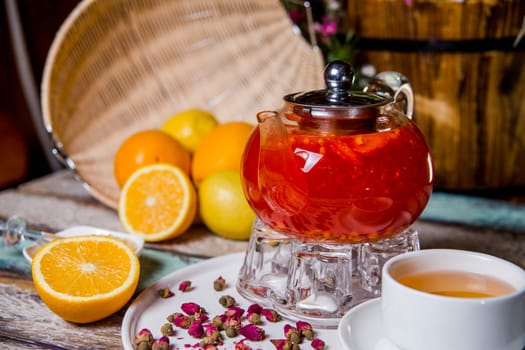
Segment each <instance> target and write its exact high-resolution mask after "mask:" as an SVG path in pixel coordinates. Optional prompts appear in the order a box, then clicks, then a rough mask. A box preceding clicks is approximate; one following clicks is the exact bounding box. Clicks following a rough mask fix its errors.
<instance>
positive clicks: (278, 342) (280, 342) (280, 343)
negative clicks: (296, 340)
mask: <svg viewBox="0 0 525 350" xmlns="http://www.w3.org/2000/svg"><path fill="white" fill-rule="evenodd" d="M270 343H272V344H273V346H275V349H276V350H285V349H287V348H285V346H289V344H290V341H289V340H288V339H270Z"/></svg>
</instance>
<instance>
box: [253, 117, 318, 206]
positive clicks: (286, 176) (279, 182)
mask: <svg viewBox="0 0 525 350" xmlns="http://www.w3.org/2000/svg"><path fill="white" fill-rule="evenodd" d="M257 120H258V121H259V131H260V135H261V138H260V142H261V144H260V151H259V167H258V182H259V191H260V193H261V196H262V198H263V199H264V200H265V202H266V203H267V204H268V205H269V206H270V208H272V210H275V211H279V212H285V213H286V214H288V215H292V214H294V213H297V212H299V211H301V210H303V209H304V208H305V207H306V204H307V194H308V193H307V192H308V191H307V184H306V179H305V177H304V173H302V172H301V170H300V168H299V166H298V164H297V162H296V161H295V159H294V154H293V153H292V149H291V147H290V141H289V139H288V132H287V131H286V127H285V126H284V124H283V122H282V121H281V118H280V116H279V113H278V112H275V111H263V112H260V113H258V114H257Z"/></svg>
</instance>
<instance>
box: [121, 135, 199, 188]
mask: <svg viewBox="0 0 525 350" xmlns="http://www.w3.org/2000/svg"><path fill="white" fill-rule="evenodd" d="M154 163H167V164H173V165H176V166H178V167H179V168H181V169H182V170H183V171H184V172H185V173H186V174H188V175H189V174H190V153H189V152H188V151H187V150H186V149H184V147H182V145H181V144H180V143H179V142H178V141H177V140H175V139H174V138H173V137H172V136H170V135H168V134H167V133H165V132H163V131H161V130H156V129H151V130H144V131H139V132H137V133H135V134H133V135H131V136H130V137H128V138H127V139H126V140H125V141H124V142H123V143H122V145H121V146H120V148H119V149H118V150H117V153H116V154H115V158H114V160H113V169H114V173H115V179H116V180H117V183H118V185H119V186H120V187H123V186H124V184H125V183H126V180H127V179H128V178H129V177H130V176H131V174H133V172H134V171H135V170H137V169H139V168H141V167H143V166H144V165H149V164H154Z"/></svg>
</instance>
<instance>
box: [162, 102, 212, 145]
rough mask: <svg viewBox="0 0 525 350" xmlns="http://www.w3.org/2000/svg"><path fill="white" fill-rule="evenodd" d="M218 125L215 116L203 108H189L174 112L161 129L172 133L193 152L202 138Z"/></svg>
mask: <svg viewBox="0 0 525 350" xmlns="http://www.w3.org/2000/svg"><path fill="white" fill-rule="evenodd" d="M217 125H218V122H217V120H216V119H215V116H214V115H213V114H211V113H210V112H208V111H205V110H202V109H188V110H185V111H183V112H180V113H177V114H174V115H173V116H171V117H170V118H169V119H168V120H166V122H165V123H164V124H163V125H162V127H161V130H162V131H164V132H166V133H168V134H170V135H171V136H172V137H173V138H174V139H176V140H177V141H179V143H180V144H182V146H183V147H184V148H185V149H186V150H188V151H189V152H190V153H193V152H194V151H195V149H196V148H197V146H198V145H199V143H200V142H201V140H202V139H203V138H204V136H206V135H207V134H208V133H209V132H210V131H212V130H213V129H214V128H215V127H216V126H217Z"/></svg>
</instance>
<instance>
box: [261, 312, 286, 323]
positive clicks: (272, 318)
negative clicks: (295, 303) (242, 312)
mask: <svg viewBox="0 0 525 350" xmlns="http://www.w3.org/2000/svg"><path fill="white" fill-rule="evenodd" d="M261 315H263V316H264V317H265V318H266V319H267V320H268V321H269V322H279V321H281V320H282V318H281V315H279V313H278V312H277V311H275V310H273V309H262V311H261Z"/></svg>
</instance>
